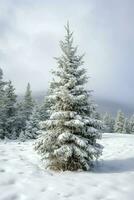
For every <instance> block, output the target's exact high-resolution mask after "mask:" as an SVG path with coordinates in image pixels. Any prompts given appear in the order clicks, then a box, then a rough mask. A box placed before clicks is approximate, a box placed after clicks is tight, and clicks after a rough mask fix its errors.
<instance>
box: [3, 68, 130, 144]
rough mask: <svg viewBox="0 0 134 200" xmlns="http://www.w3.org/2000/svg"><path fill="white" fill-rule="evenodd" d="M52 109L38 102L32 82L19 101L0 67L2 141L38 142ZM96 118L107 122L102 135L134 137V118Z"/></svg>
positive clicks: (46, 103) (118, 114) (98, 115)
mask: <svg viewBox="0 0 134 200" xmlns="http://www.w3.org/2000/svg"><path fill="white" fill-rule="evenodd" d="M48 107H49V104H48V102H47V101H45V100H44V102H43V103H42V104H41V105H38V104H37V103H36V102H35V100H34V99H33V97H32V91H31V88H30V84H29V83H28V84H27V88H26V91H25V95H24V97H23V99H22V100H21V101H18V100H17V95H16V93H15V88H14V86H13V84H12V82H11V81H7V82H6V81H4V80H3V71H2V69H1V68H0V139H5V138H8V139H20V140H22V141H24V140H26V139H36V138H37V136H38V134H39V133H40V131H39V130H40V128H39V122H40V121H44V120H46V119H48V117H49V113H48V112H47V110H48V109H47V108H48ZM94 118H96V119H99V120H101V121H102V122H103V128H102V132H107V133H114V132H116V133H126V134H134V115H132V116H131V117H130V118H126V117H125V115H124V113H123V112H122V111H118V112H117V116H116V118H114V117H113V116H111V115H110V114H109V113H105V114H104V115H101V114H100V113H98V112H94Z"/></svg>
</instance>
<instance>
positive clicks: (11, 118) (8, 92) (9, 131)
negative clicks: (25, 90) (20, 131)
mask: <svg viewBox="0 0 134 200" xmlns="http://www.w3.org/2000/svg"><path fill="white" fill-rule="evenodd" d="M16 101H17V96H16V94H15V89H14V87H13V85H12V82H11V81H9V82H8V84H7V87H6V89H5V110H6V119H5V135H6V137H7V138H9V139H12V137H13V138H14V136H13V135H14V134H15V133H14V132H16V130H15V128H16Z"/></svg>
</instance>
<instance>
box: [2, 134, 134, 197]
mask: <svg viewBox="0 0 134 200" xmlns="http://www.w3.org/2000/svg"><path fill="white" fill-rule="evenodd" d="M101 143H102V144H103V145H104V147H105V148H104V152H103V156H102V157H101V159H100V161H99V162H98V164H97V166H96V168H95V169H94V171H92V172H62V173H56V172H50V171H45V170H42V169H41V168H40V167H39V159H38V157H37V155H36V153H35V152H34V151H33V147H32V142H27V143H17V142H6V143H4V142H0V200H120V199H121V200H133V199H134V136H132V135H123V134H122V135H121V134H104V135H103V139H102V141H101Z"/></svg>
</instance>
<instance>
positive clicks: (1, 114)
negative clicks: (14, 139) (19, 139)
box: [0, 68, 7, 139]
mask: <svg viewBox="0 0 134 200" xmlns="http://www.w3.org/2000/svg"><path fill="white" fill-rule="evenodd" d="M6 84H7V83H6V82H4V81H3V71H2V69H1V68H0V139H4V137H5V129H4V124H5V119H6V111H5V86H6Z"/></svg>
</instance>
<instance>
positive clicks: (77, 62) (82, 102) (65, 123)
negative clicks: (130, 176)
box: [35, 24, 102, 171]
mask: <svg viewBox="0 0 134 200" xmlns="http://www.w3.org/2000/svg"><path fill="white" fill-rule="evenodd" d="M65 28H66V36H65V40H64V41H61V42H60V47H61V50H62V55H61V57H59V58H57V62H58V69H57V71H55V72H54V74H55V76H56V77H57V79H56V78H55V79H53V81H52V83H51V86H50V94H49V96H48V101H49V102H50V104H51V106H50V108H49V110H50V111H51V112H50V111H49V112H50V117H49V119H48V120H46V121H44V122H41V124H40V125H41V128H42V135H41V137H40V138H39V139H38V140H37V142H36V144H35V150H37V151H38V153H39V154H41V156H42V159H43V160H44V165H45V168H47V169H51V170H63V171H65V170H70V171H74V170H89V169H90V168H91V166H92V165H93V161H94V160H96V159H97V158H98V157H99V156H100V155H101V153H102V146H101V145H99V144H98V143H97V142H96V140H97V139H99V138H101V134H100V128H101V126H102V123H101V121H99V120H97V119H95V118H92V117H91V116H93V112H94V105H92V103H91V100H90V101H89V97H90V95H91V94H90V92H88V91H86V89H85V88H84V84H85V83H86V82H87V76H86V75H85V70H84V69H83V68H81V66H82V65H83V60H82V59H83V56H78V55H77V48H75V47H73V37H72V32H70V29H69V24H67V26H66V27H65Z"/></svg>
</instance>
